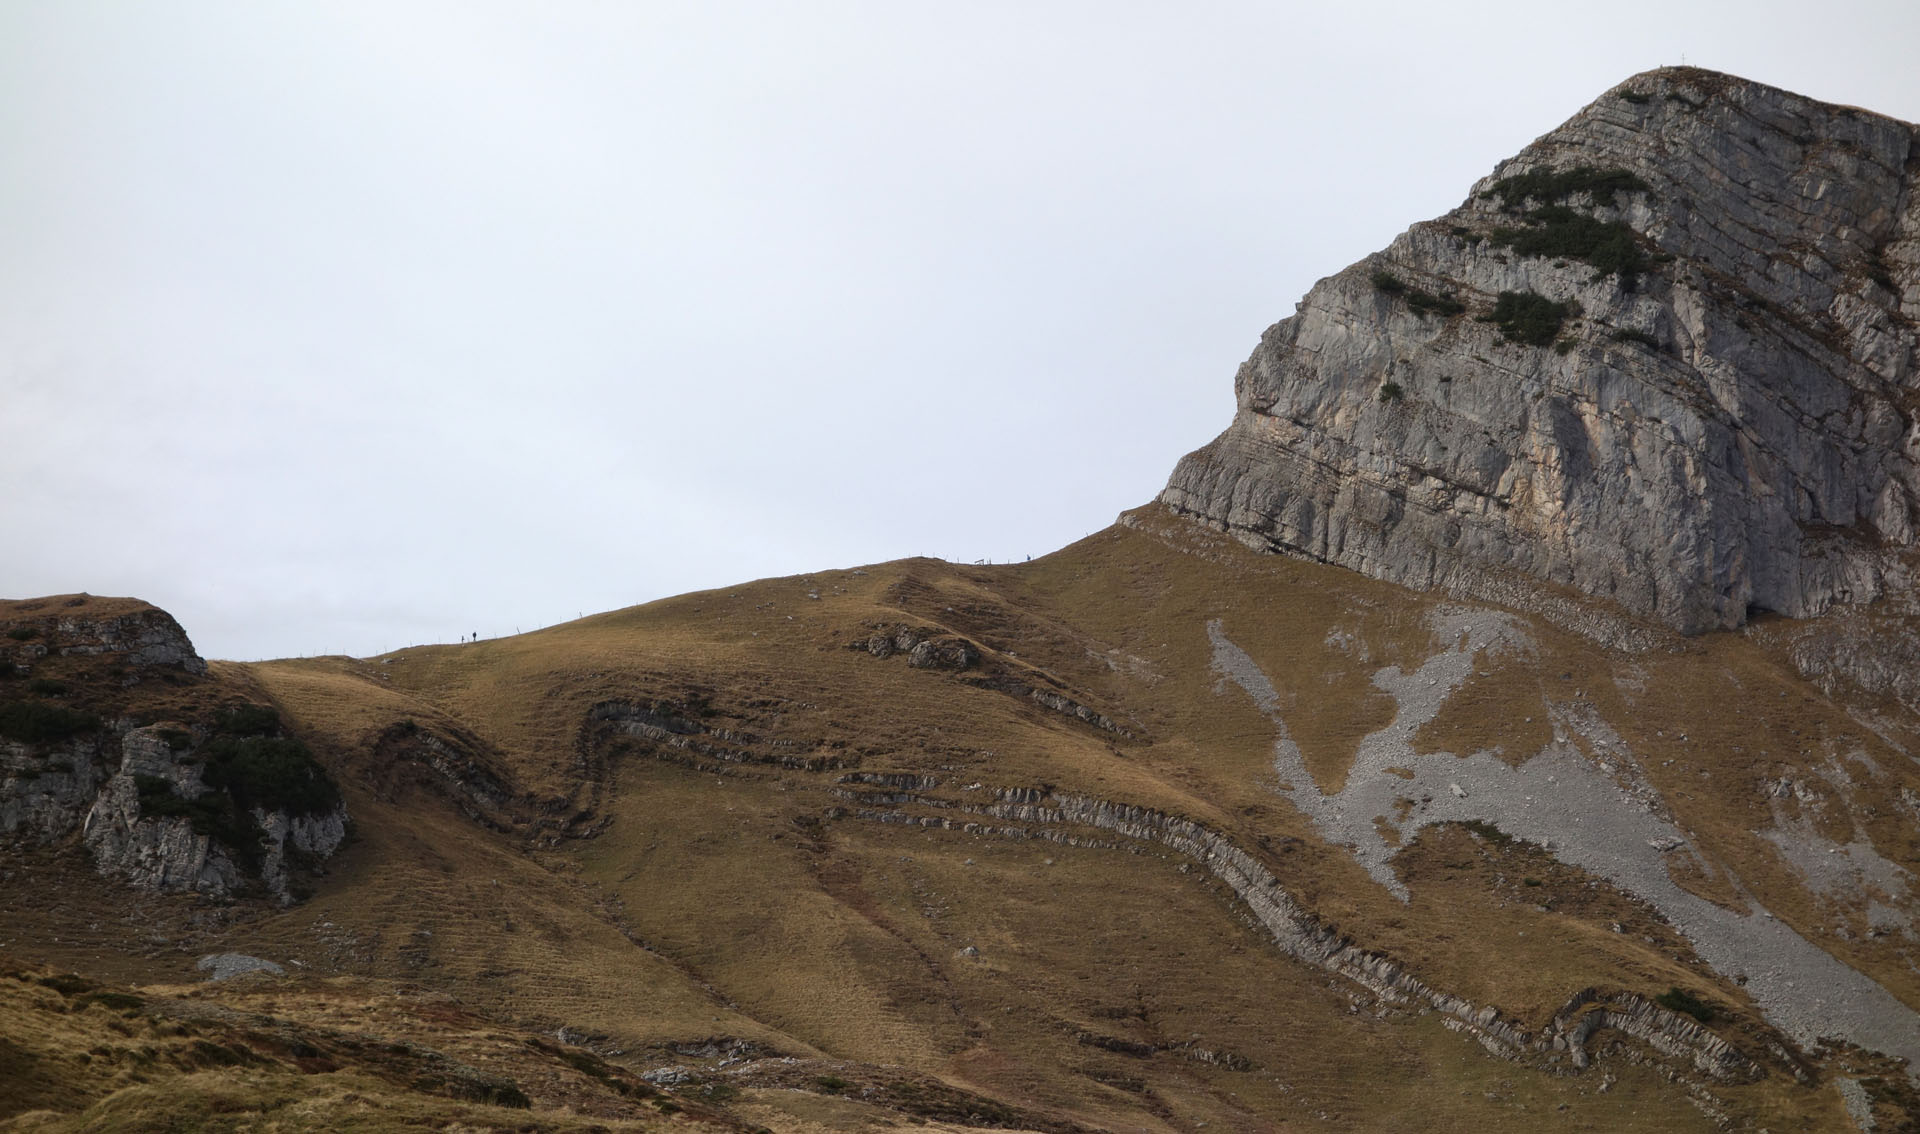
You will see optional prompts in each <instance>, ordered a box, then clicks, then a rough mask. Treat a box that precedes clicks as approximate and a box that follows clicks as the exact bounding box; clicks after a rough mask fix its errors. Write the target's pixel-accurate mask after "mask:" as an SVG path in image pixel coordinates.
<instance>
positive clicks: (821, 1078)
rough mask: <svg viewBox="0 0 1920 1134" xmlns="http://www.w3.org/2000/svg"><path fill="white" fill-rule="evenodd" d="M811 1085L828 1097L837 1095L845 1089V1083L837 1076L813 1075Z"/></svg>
mask: <svg viewBox="0 0 1920 1134" xmlns="http://www.w3.org/2000/svg"><path fill="white" fill-rule="evenodd" d="M813 1085H814V1086H816V1087H819V1088H820V1089H821V1090H823V1091H825V1092H826V1093H828V1094H830V1095H837V1094H839V1093H840V1092H841V1091H844V1090H846V1089H847V1081H846V1080H845V1079H842V1078H841V1077H840V1076H838V1075H815V1076H814V1077H813Z"/></svg>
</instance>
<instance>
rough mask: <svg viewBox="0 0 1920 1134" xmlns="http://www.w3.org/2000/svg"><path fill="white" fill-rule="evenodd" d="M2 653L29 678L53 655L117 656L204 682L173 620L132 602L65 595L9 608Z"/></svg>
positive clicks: (202, 668)
mask: <svg viewBox="0 0 1920 1134" xmlns="http://www.w3.org/2000/svg"><path fill="white" fill-rule="evenodd" d="M6 605H7V607H9V608H10V609H8V610H6V611H5V612H4V613H5V614H6V615H7V619H6V620H7V622H8V627H9V630H8V636H7V639H6V640H5V641H4V642H0V649H4V650H5V652H6V655H7V656H9V659H10V660H11V661H12V662H13V663H14V665H15V666H16V667H17V668H18V669H19V671H20V672H22V673H25V672H27V671H28V670H29V669H31V668H32V663H33V662H35V661H37V660H38V659H40V658H43V657H47V656H49V655H56V656H74V655H79V656H97V655H100V654H117V655H119V658H118V660H119V661H121V662H122V663H124V664H125V665H127V666H131V667H136V668H147V667H168V668H173V669H178V670H181V671H182V672H185V673H189V674H193V675H195V676H200V675H202V674H205V673H206V672H207V663H206V662H205V661H204V660H203V659H202V658H201V657H200V655H199V654H197V653H195V652H194V649H193V643H192V642H191V641H190V640H188V638H187V632H186V631H185V630H183V629H181V628H180V624H179V623H178V622H176V621H174V618H173V616H172V615H171V614H168V613H167V612H166V611H164V610H160V609H159V608H157V607H152V606H148V605H147V604H146V603H143V602H140V601H138V600H134V599H97V598H94V597H93V596H91V595H61V596H57V597H53V598H44V599H27V600H22V601H18V602H12V603H8V604H6Z"/></svg>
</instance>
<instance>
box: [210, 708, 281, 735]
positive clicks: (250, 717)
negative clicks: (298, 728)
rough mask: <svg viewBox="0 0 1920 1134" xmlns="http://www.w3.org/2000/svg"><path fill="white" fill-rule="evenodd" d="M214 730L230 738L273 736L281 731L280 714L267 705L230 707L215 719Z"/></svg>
mask: <svg viewBox="0 0 1920 1134" xmlns="http://www.w3.org/2000/svg"><path fill="white" fill-rule="evenodd" d="M213 730H214V731H215V732H219V733H225V734H226V735H228V736H272V735H273V734H274V733H276V732H279V731H280V714H279V713H277V712H275V711H274V710H273V709H271V708H269V707H268V706H266V705H229V706H228V707H227V708H225V709H222V710H221V711H220V715H219V716H218V717H216V718H214V722H213Z"/></svg>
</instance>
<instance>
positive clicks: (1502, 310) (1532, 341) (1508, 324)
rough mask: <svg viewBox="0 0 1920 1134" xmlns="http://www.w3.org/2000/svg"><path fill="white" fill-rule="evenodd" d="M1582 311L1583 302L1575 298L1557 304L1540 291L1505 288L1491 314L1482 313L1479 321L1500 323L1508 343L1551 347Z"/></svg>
mask: <svg viewBox="0 0 1920 1134" xmlns="http://www.w3.org/2000/svg"><path fill="white" fill-rule="evenodd" d="M1579 313H1580V305H1579V304H1578V303H1576V302H1574V301H1573V300H1568V301H1566V302H1565V303H1555V302H1554V301H1553V300H1551V299H1548V298H1547V297H1546V296H1544V295H1541V294H1539V293H1538V292H1532V291H1503V292H1501V293H1500V298H1499V300H1498V302H1496V303H1495V304H1494V305H1493V312H1492V314H1489V315H1482V316H1480V321H1481V322H1483V323H1492V324H1495V325H1496V326H1498V327H1499V328H1500V334H1501V337H1503V338H1505V339H1506V340H1507V341H1508V342H1515V343H1522V344H1524V345H1526V346H1537V347H1543V346H1551V345H1552V344H1553V340H1554V339H1555V338H1557V337H1559V335H1560V328H1561V327H1562V326H1564V325H1565V324H1566V321H1567V320H1568V319H1570V318H1572V317H1573V316H1575V315H1578V314H1579Z"/></svg>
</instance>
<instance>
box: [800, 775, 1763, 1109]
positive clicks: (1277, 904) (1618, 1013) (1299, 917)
mask: <svg viewBox="0 0 1920 1134" xmlns="http://www.w3.org/2000/svg"><path fill="white" fill-rule="evenodd" d="M843 782H845V781H844V780H843ZM888 786H902V787H904V786H906V785H905V784H904V783H899V784H893V783H889V785H888ZM976 786H977V785H976ZM991 799H992V801H991V802H987V803H959V804H956V803H953V802H951V801H942V800H937V799H934V798H931V797H923V796H918V795H916V794H914V793H913V792H911V791H908V792H906V793H903V794H900V795H898V796H896V797H895V798H894V799H892V800H891V801H890V802H893V803H897V804H907V805H910V806H916V807H936V808H942V809H953V810H957V811H959V812H961V813H962V815H975V816H981V817H986V818H993V819H1000V820H1011V821H1014V822H1017V823H1019V824H1021V826H1017V827H1016V826H1000V825H995V824H989V823H982V822H979V821H978V820H970V819H966V818H960V817H953V816H947V815H916V814H913V813H912V812H910V811H906V810H901V809H898V808H888V809H874V808H857V809H852V810H848V809H843V808H833V809H830V810H829V812H828V815H827V817H828V818H830V819H841V818H849V817H851V818H854V819H860V820H865V821H868V822H877V823H888V824H901V825H908V826H918V827H926V828H940V829H943V830H954V831H963V832H966V833H969V834H975V835H985V836H992V837H1000V838H1014V839H1045V840H1048V841H1051V842H1055V843H1059V844H1061V845H1064V846H1075V847H1092V848H1098V849H1103V850H1130V849H1134V848H1132V847H1130V846H1128V845H1127V844H1123V843H1116V842H1113V841H1108V840H1101V839H1097V838H1089V837H1087V836H1085V835H1080V834H1076V833H1074V830H1073V829H1074V828H1091V829H1093V830H1098V831H1107V832H1112V833H1114V834H1118V835H1121V836H1124V837H1125V838H1127V839H1130V840H1137V841H1138V842H1140V843H1155V844H1159V845H1161V846H1164V847H1167V848H1169V849H1171V850H1173V851H1175V852H1177V853H1179V854H1181V855H1183V856H1185V857H1187V858H1190V859H1192V860H1194V861H1195V862H1197V863H1198V864H1199V865H1200V866H1201V867H1203V868H1204V869H1206V870H1207V871H1208V872H1209V873H1211V874H1212V875H1213V876H1214V877H1216V878H1218V879H1219V880H1220V881H1222V882H1224V883H1225V884H1226V885H1227V887H1228V888H1229V889H1230V890H1231V891H1232V892H1233V894H1234V896H1235V897H1236V898H1238V899H1239V900H1240V901H1241V902H1242V903H1243V904H1244V905H1245V906H1246V908H1247V910H1248V911H1249V913H1251V915H1252V917H1253V920H1254V921H1255V922H1257V923H1258V924H1259V925H1260V926H1261V928H1263V929H1264V930H1266V932H1267V934H1268V935H1269V937H1270V938H1271V939H1272V941H1273V943H1274V945H1275V946H1276V947H1277V948H1279V950H1280V951H1281V952H1283V953H1285V954H1286V955H1288V956H1290V957H1292V958H1294V959H1295V960H1298V961H1301V962H1304V963H1306V964H1309V965H1313V966H1315V967H1317V968H1320V969H1323V970H1325V971H1327V972H1330V973H1334V974H1336V975H1338V976H1340V977H1343V978H1345V979H1347V980H1349V981H1352V982H1353V983H1355V984H1357V985H1359V986H1361V987H1362V988H1365V989H1366V990H1368V991H1369V992H1371V993H1373V994H1374V995H1376V996H1378V997H1379V998H1380V999H1381V1000H1383V1001H1385V1002H1386V1003H1389V1004H1394V1005H1399V1006H1401V1007H1405V1008H1413V1009H1416V1010H1431V1011H1436V1012H1439V1013H1442V1014H1443V1015H1444V1017H1445V1023H1446V1024H1447V1026H1448V1027H1450V1028H1452V1029H1454V1030H1457V1031H1460V1032H1463V1033H1465V1034H1467V1035H1470V1036H1472V1037H1473V1038H1474V1039H1475V1040H1477V1041H1478V1042H1479V1043H1480V1045H1481V1046H1482V1047H1485V1048H1486V1049H1487V1050H1488V1051H1489V1052H1491V1053H1493V1054H1494V1055H1498V1056H1500V1057H1502V1058H1508V1059H1518V1058H1524V1057H1527V1056H1529V1055H1545V1054H1550V1053H1565V1054H1567V1055H1568V1056H1569V1058H1570V1059H1571V1060H1572V1062H1573V1063H1574V1065H1575V1066H1576V1067H1582V1068H1584V1067H1585V1066H1587V1064H1588V1061H1589V1057H1588V1054H1587V1041H1588V1040H1589V1038H1590V1037H1591V1036H1592V1035H1593V1034H1594V1033H1595V1032H1597V1031H1599V1030H1600V1029H1602V1028H1612V1029H1615V1030H1617V1031H1619V1032H1621V1033H1623V1034H1625V1035H1629V1036H1632V1037H1633V1038H1635V1039H1638V1040H1641V1041H1643V1042H1645V1043H1646V1044H1648V1045H1649V1046H1651V1047H1652V1048H1653V1049H1654V1050H1656V1051H1658V1052H1660V1053H1661V1054H1662V1055H1666V1056H1669V1057H1671V1058H1674V1059H1677V1060H1679V1061H1681V1062H1682V1063H1684V1064H1688V1065H1691V1066H1692V1068H1693V1069H1695V1070H1697V1071H1699V1072H1701V1073H1703V1074H1705V1075H1707V1076H1708V1077H1710V1078H1712V1079H1715V1080H1721V1081H1743V1080H1748V1079H1755V1078H1759V1077H1761V1076H1763V1075H1765V1074H1766V1071H1765V1069H1764V1067H1763V1066H1762V1065H1761V1064H1760V1063H1758V1062H1756V1061H1755V1060H1753V1059H1751V1058H1749V1057H1748V1056H1747V1055H1746V1054H1744V1053H1743V1052H1741V1051H1740V1050H1739V1049H1738V1048H1736V1047H1734V1046H1733V1045H1732V1044H1730V1043H1728V1042H1727V1041H1726V1040H1725V1039H1724V1038H1722V1037H1721V1036H1719V1035H1717V1034H1715V1033H1714V1032H1713V1031H1712V1030H1711V1029H1709V1028H1706V1027H1703V1026H1701V1025H1700V1024H1698V1023H1695V1022H1694V1021H1692V1020H1689V1019H1686V1018H1684V1017H1682V1016H1680V1015H1679V1014H1677V1013H1674V1012H1670V1011H1668V1010H1666V1009H1664V1008H1661V1007H1659V1006H1657V1005H1655V1004H1653V1003H1652V1002H1650V1001H1648V1000H1646V999H1644V998H1642V997H1638V996H1634V995H1632V994H1630V993H1618V994H1615V995H1611V996H1602V995H1601V994H1600V993H1598V992H1596V991H1595V990H1593V989H1585V990H1582V991H1581V992H1579V993H1576V994H1575V995H1574V996H1573V997H1572V998H1571V999H1570V1000H1569V1001H1568V1003H1567V1005H1566V1007H1565V1008H1563V1009H1562V1010H1561V1011H1560V1012H1559V1013H1557V1014H1556V1015H1555V1016H1554V1018H1553V1019H1552V1020H1551V1021H1549V1022H1548V1025H1547V1027H1546V1028H1544V1029H1543V1030H1541V1031H1540V1032H1538V1033H1533V1032H1529V1031H1528V1030H1526V1028H1525V1027H1524V1026H1523V1025H1522V1024H1521V1023H1519V1022H1518V1021H1515V1020H1513V1019H1511V1018H1509V1017H1505V1016H1502V1015H1501V1013H1500V1011H1499V1009H1498V1008H1496V1007H1494V1006H1493V1005H1478V1004H1474V1003H1473V1002H1471V1001H1469V1000H1466V999H1464V998H1462V997H1459V996H1455V995H1452V994H1450V993H1447V992H1445V991H1442V990H1440V989H1437V988H1434V987H1432V986H1431V985H1429V984H1427V983H1426V982H1424V981H1422V980H1420V979H1419V978H1418V977H1416V976H1414V975H1413V974H1412V973H1410V972H1408V971H1407V970H1406V968H1405V967H1404V966H1402V965H1401V964H1400V963H1399V962H1398V961H1396V960H1394V959H1393V958H1391V957H1388V956H1384V955H1382V954H1380V953H1378V952H1375V951H1372V950H1369V949H1365V948H1363V947H1362V946H1360V945H1359V944H1357V943H1356V942H1354V941H1353V940H1352V939H1351V938H1349V937H1347V936H1346V935H1344V934H1342V933H1341V932H1340V931H1339V930H1338V929H1337V928H1335V927H1334V926H1332V925H1329V924H1327V923H1326V922H1324V921H1322V920H1320V919H1319V918H1317V917H1315V916H1314V915H1313V914H1312V913H1310V912H1309V911H1308V910H1306V909H1305V908H1304V907H1302V906H1301V905H1300V904H1299V903H1298V902H1297V901H1296V900H1295V899H1294V898H1293V896H1292V895H1291V894H1289V893H1288V892H1287V890H1286V888H1285V887H1284V886H1283V885H1282V884H1281V881H1280V879H1279V878H1277V877H1276V876H1275V875H1274V874H1273V872H1272V871H1270V870H1268V869H1267V868H1266V866H1264V865H1263V864H1262V863H1261V862H1260V860H1259V859H1258V858H1256V857H1255V856H1254V855H1252V854H1251V853H1249V852H1248V851H1246V850H1245V849H1244V848H1242V847H1240V846H1239V845H1237V844H1236V843H1234V842H1233V840H1231V839H1230V838H1228V837H1226V836H1225V835H1223V834H1221V833H1220V832H1218V831H1215V830H1213V829H1212V828H1210V827H1207V826H1205V825H1204V824H1201V823H1197V822H1194V821H1193V820H1191V819H1187V818H1184V817H1181V816H1178V815H1170V814H1167V813H1166V812H1163V811H1158V810H1155V809H1153V808H1149V807H1141V806H1138V805H1134V804H1127V803H1117V802H1114V801H1111V800H1105V799H1098V798H1095V797H1093V796H1087V795H1080V794H1076V793H1070V792H1061V791H1054V790H1051V789H1047V788H1033V787H1004V788H997V789H994V790H993V791H992V792H991ZM1136 853H1137V851H1136Z"/></svg>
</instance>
